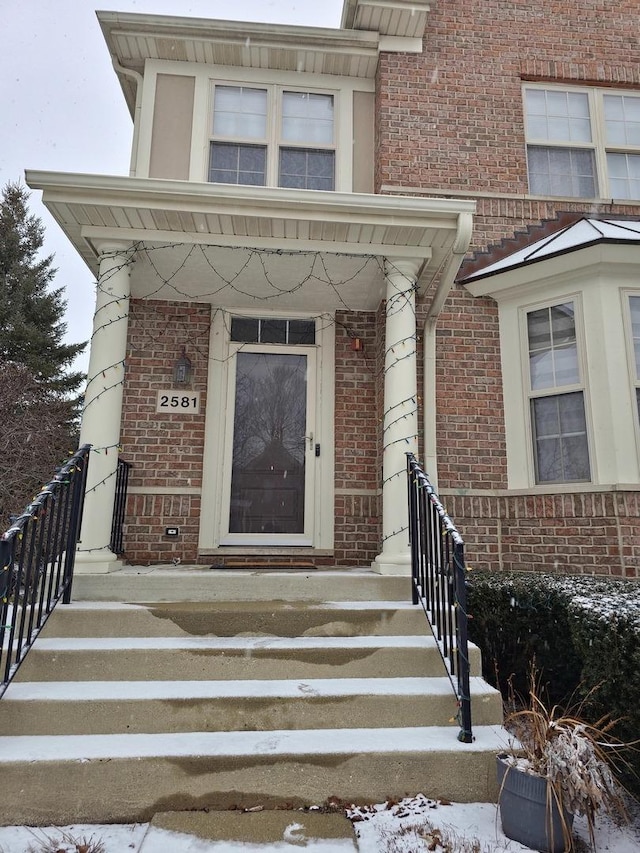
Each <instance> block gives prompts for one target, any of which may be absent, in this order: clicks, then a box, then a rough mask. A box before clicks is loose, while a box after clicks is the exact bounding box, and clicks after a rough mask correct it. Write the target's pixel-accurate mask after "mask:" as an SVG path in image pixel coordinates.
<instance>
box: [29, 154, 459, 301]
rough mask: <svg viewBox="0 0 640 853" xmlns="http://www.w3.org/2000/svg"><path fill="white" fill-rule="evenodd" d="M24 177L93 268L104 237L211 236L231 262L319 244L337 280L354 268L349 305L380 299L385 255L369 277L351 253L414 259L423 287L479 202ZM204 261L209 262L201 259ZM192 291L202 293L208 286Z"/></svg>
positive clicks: (201, 241)
mask: <svg viewBox="0 0 640 853" xmlns="http://www.w3.org/2000/svg"><path fill="white" fill-rule="evenodd" d="M26 181H27V184H28V185H29V186H30V187H31V188H32V189H38V190H42V191H43V202H44V204H45V205H46V206H47V208H48V209H49V211H50V212H51V214H52V215H53V217H54V218H55V220H56V221H57V222H58V224H59V225H60V227H61V228H62V230H63V231H64V233H65V234H66V236H67V237H68V238H69V240H70V241H71V243H72V244H73V245H74V247H75V248H76V250H77V251H78V253H79V254H80V255H81V257H82V258H84V260H85V261H86V263H87V265H88V266H89V268H90V269H91V270H92V272H93V273H94V274H95V275H97V273H98V265H99V252H100V245H101V244H104V242H105V241H110V242H113V241H114V240H117V241H123V242H126V243H129V244H134V243H138V244H142V245H144V246H150V245H153V246H154V247H159V246H162V245H165V246H167V247H170V248H175V246H176V245H177V244H180V245H182V246H194V245H199V246H202V247H212V246H213V247H216V250H217V255H216V259H217V262H218V263H219V264H220V265H221V267H224V265H225V264H227V265H231V264H232V257H233V256H234V255H235V257H236V258H237V250H238V249H247V250H257V251H260V250H262V251H264V252H269V253H271V254H277V253H287V254H288V253H292V254H293V253H322V254H323V256H324V255H326V256H333V258H334V264H335V263H341V264H342V266H343V272H342V280H344V279H345V273H348V272H349V270H350V269H353V278H349V281H350V282H351V289H352V291H353V292H354V293H358V299H357V304H356V303H354V308H355V307H357V308H358V309H360V310H362V309H365V308H375V307H376V306H377V304H378V301H379V298H380V283H381V276H382V273H381V270H382V263H379V264H378V265H377V269H378V272H377V274H376V275H375V276H374V278H375V282H374V281H373V280H372V271H371V269H366V270H365V268H364V266H363V265H362V264H361V263H360V265H359V267H354V259H359V260H360V261H361V260H362V259H363V258H373V259H379V261H380V262H382V261H383V260H384V259H386V258H390V259H396V260H400V259H403V258H415V259H418V260H419V261H421V262H422V267H421V274H420V286H421V288H426V287H428V285H429V284H430V283H431V282H432V281H433V280H434V279H435V278H436V276H437V274H438V272H439V270H440V269H441V268H442V266H443V264H445V263H446V262H448V261H450V259H451V253H452V251H453V250H454V247H455V246H456V240H457V239H458V236H459V231H460V229H461V227H463V226H462V224H461V223H462V220H464V228H465V229H466V228H468V227H469V222H470V219H471V214H472V213H473V211H474V209H475V202H473V201H469V200H459V199H455V200H453V199H442V198H409V197H403V196H384V195H369V194H356V193H335V192H318V191H315V190H289V189H280V188H270V187H249V186H235V185H219V184H215V185H214V184H209V183H195V182H186V181H167V180H156V179H147V178H123V177H115V176H104V175H77V174H65V173H55V172H35V171H28V172H27V173H26ZM225 253H226V254H225ZM158 256H159V254H158ZM174 257H175V252H174ZM335 259H338V260H335ZM342 259H344V260H342ZM349 264H351V266H349ZM201 266H202V267H203V269H204V267H206V259H205V263H204V264H202V265H201ZM195 272H197V270H194V273H195ZM290 272H292V274H294V273H293V271H291V270H290ZM193 277H194V278H195V275H194V276H193ZM193 297H194V298H204V293H198V292H194V293H193ZM165 298H166V297H165ZM338 304H339V299H338ZM329 307H331V306H329V305H327V306H326V308H329ZM334 307H335V306H334Z"/></svg>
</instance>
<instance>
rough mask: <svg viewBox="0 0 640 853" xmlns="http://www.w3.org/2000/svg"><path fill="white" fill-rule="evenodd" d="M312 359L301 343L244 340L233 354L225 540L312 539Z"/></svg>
mask: <svg viewBox="0 0 640 853" xmlns="http://www.w3.org/2000/svg"><path fill="white" fill-rule="evenodd" d="M312 356H313V351H308V350H305V349H302V348H299V347H296V348H293V347H291V348H289V347H274V348H273V349H269V350H266V349H261V348H258V347H246V345H245V346H244V347H243V348H242V349H239V350H238V352H237V353H236V355H235V359H234V361H235V372H234V371H232V374H233V375H232V378H231V381H232V387H231V390H232V391H233V398H232V399H233V401H234V402H233V408H234V411H233V435H232V437H230V439H229V443H230V444H231V464H230V466H229V467H228V468H227V470H230V480H231V482H230V485H229V486H228V488H229V489H230V491H229V514H228V521H229V524H228V531H227V533H226V535H225V536H224V537H223V540H222V544H252V543H255V544H259V543H260V542H262V543H264V544H273V545H280V544H282V545H286V544H291V545H293V544H301V545H311V544H312V536H311V530H310V525H311V518H312V512H311V510H312V507H311V506H310V503H312V494H313V493H312V490H311V488H310V486H311V483H310V480H311V477H310V474H311V473H312V471H313V462H312V460H313V455H312V450H313V432H312V421H311V416H312V409H313V407H312V406H310V401H311V399H312V397H313V389H312V388H310V387H309V386H310V377H311V376H312V372H311V371H310V369H309V368H310V364H309V362H310V361H311V360H312Z"/></svg>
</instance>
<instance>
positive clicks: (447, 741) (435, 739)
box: [0, 726, 507, 766]
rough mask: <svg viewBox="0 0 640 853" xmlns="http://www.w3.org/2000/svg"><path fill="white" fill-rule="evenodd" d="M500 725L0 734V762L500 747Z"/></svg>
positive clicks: (456, 750) (502, 734)
mask: <svg viewBox="0 0 640 853" xmlns="http://www.w3.org/2000/svg"><path fill="white" fill-rule="evenodd" d="M506 746H507V735H506V732H505V731H504V729H503V728H502V727H501V726H477V727H475V728H474V741H473V743H471V744H463V743H460V741H458V740H457V737H456V734H455V730H454V729H452V728H451V727H447V726H429V727H426V728H425V727H410V728H383V729H322V730H315V729H298V730H288V731H267V732H253V731H243V732H179V733H172V734H132V735H127V734H112V735H58V736H55V737H51V736H37V735H36V736H29V735H20V736H14V737H0V766H2V765H6V764H11V763H23V762H38V763H40V762H48V761H80V762H85V761H95V760H101V759H117V758H135V759H141V758H158V757H159V758H184V757H189V756H198V757H199V758H206V757H215V756H224V757H240V756H251V757H254V756H256V755H265V756H267V755H268V756H273V757H274V758H278V757H281V756H303V755H343V756H350V755H356V754H358V755H360V756H362V755H366V754H369V755H373V754H391V753H404V754H420V753H442V752H447V753H459V754H469V753H476V752H481V753H485V752H492V751H500V750H502V749H505V748H506Z"/></svg>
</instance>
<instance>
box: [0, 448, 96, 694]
mask: <svg viewBox="0 0 640 853" xmlns="http://www.w3.org/2000/svg"><path fill="white" fill-rule="evenodd" d="M90 450H91V445H89V444H85V445H83V446H82V447H81V448H80V449H79V450H77V451H76V453H74V454H73V456H72V457H71V458H70V459H69V461H68V462H66V463H65V464H64V465H63V466H62V467H61V468H60V470H59V471H58V473H57V474H56V475H55V476H54V478H53V479H52V480H51V481H50V482H49V483H47V485H46V486H44V487H43V488H42V489H41V490H40V493H39V494H38V495H37V497H35V498H34V500H33V502H32V503H30V504H29V505H28V506H27V507H26V509H25V511H24V512H23V513H22V515H19V516H17V517H16V518H15V519H14V520H13V523H12V525H11V527H10V528H9V529H8V530H7V531H6V532H5V533H4V534H2V535H1V536H0V697H2V695H3V694H4V692H5V690H6V689H7V687H8V686H9V683H10V681H11V679H12V678H13V677H14V675H15V674H16V672H17V670H18V668H19V667H20V664H21V663H22V662H23V661H24V659H25V657H26V654H27V652H28V651H29V649H30V648H31V646H32V645H33V643H34V641H35V639H36V637H37V636H38V634H39V633H40V631H41V630H42V628H43V626H44V624H45V622H46V621H47V619H48V618H49V616H50V615H51V613H52V612H53V609H54V608H55V606H56V604H57V603H58V602H59V601H60V599H62V602H63V604H69V602H70V601H71V585H72V583H73V568H74V564H75V555H76V543H77V541H78V536H79V534H80V523H81V521H82V508H83V504H84V491H85V486H86V481H87V467H88V464H89V452H90Z"/></svg>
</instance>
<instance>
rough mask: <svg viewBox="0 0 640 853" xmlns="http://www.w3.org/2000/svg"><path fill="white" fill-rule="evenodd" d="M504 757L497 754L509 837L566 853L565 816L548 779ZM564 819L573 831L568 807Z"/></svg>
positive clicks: (502, 812) (547, 850)
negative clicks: (512, 763) (548, 789)
mask: <svg viewBox="0 0 640 853" xmlns="http://www.w3.org/2000/svg"><path fill="white" fill-rule="evenodd" d="M505 758H506V757H505V756H503V755H498V756H497V771H498V786H499V789H500V820H501V822H502V831H503V832H504V834H505V835H506V836H507V838H511V839H513V841H519V842H520V844H524V845H525V846H526V847H531V849H532V850H539V851H540V853H563V851H564V850H565V838H564V833H563V817H562V816H561V813H560V810H559V809H558V805H557V803H556V801H555V797H554V796H553V794H552V793H551V792H549V796H548V797H547V785H548V783H547V780H546V779H544V778H543V777H541V776H534V775H533V774H531V773H525V772H524V771H522V770H519V769H518V768H517V767H512V766H511V765H509V764H508V763H507V761H506V760H505ZM563 812H564V822H565V824H566V826H567V829H568V830H569V831H571V827H572V826H573V815H572V814H570V813H569V812H568V811H566V809H564V810H563Z"/></svg>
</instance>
